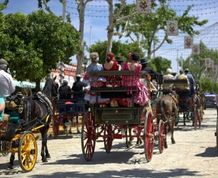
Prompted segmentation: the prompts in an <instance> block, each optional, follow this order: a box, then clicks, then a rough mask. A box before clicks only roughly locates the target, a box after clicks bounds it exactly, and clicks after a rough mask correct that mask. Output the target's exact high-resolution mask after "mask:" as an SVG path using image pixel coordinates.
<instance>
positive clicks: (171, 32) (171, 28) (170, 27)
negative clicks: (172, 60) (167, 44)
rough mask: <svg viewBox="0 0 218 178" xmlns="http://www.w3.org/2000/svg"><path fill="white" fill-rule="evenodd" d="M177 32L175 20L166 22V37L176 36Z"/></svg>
mask: <svg viewBox="0 0 218 178" xmlns="http://www.w3.org/2000/svg"><path fill="white" fill-rule="evenodd" d="M178 34H179V31H178V22H177V21H176V20H169V21H167V35H168V36H177V35H178Z"/></svg>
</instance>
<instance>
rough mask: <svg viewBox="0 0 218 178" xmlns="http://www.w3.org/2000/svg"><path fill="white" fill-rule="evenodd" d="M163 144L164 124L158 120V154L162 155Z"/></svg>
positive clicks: (164, 137) (164, 136)
mask: <svg viewBox="0 0 218 178" xmlns="http://www.w3.org/2000/svg"><path fill="white" fill-rule="evenodd" d="M165 143H166V133H165V124H164V121H163V120H160V121H159V124H158V148H159V152H160V153H163V149H164V147H165Z"/></svg>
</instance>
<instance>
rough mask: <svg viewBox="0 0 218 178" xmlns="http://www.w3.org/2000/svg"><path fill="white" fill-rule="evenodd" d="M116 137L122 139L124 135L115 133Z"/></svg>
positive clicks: (114, 136)
mask: <svg viewBox="0 0 218 178" xmlns="http://www.w3.org/2000/svg"><path fill="white" fill-rule="evenodd" d="M113 138H114V139H122V138H123V135H122V134H113Z"/></svg>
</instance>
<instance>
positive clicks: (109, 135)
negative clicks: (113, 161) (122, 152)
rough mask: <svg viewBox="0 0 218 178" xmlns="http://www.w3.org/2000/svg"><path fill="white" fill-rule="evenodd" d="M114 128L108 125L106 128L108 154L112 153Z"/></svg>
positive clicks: (105, 143) (105, 140)
mask: <svg viewBox="0 0 218 178" xmlns="http://www.w3.org/2000/svg"><path fill="white" fill-rule="evenodd" d="M112 142H113V136H112V126H111V124H106V125H105V128H104V147H105V150H106V152H107V153H110V151H111V149H112Z"/></svg>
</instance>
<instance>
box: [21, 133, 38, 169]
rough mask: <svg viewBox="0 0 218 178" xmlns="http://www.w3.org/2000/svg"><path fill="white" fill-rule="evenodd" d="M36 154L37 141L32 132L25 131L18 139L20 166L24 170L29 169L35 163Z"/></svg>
mask: <svg viewBox="0 0 218 178" xmlns="http://www.w3.org/2000/svg"><path fill="white" fill-rule="evenodd" d="M37 155H38V149H37V143H36V139H35V137H34V135H33V134H32V133H25V134H24V135H23V136H22V137H21V139H20V145H19V150H18V157H19V162H20V166H21V168H22V169H23V171H25V172H29V171H31V170H32V169H33V168H34V167H35V164H36V161H37Z"/></svg>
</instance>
